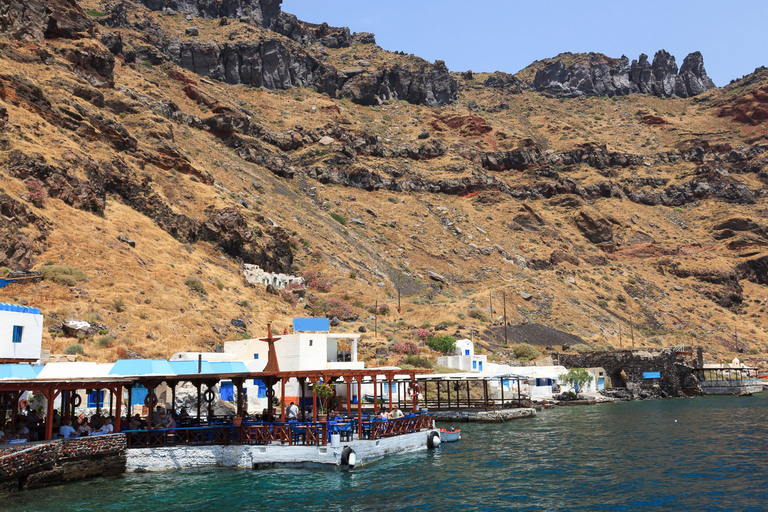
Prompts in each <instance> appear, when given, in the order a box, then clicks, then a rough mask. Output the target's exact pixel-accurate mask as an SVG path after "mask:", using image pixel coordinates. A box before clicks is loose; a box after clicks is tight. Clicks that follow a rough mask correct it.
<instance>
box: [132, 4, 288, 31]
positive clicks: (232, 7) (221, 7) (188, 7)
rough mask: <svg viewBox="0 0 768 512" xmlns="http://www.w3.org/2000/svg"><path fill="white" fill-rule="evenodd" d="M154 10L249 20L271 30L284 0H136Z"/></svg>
mask: <svg viewBox="0 0 768 512" xmlns="http://www.w3.org/2000/svg"><path fill="white" fill-rule="evenodd" d="M135 1H136V2H137V3H139V4H141V5H143V6H145V7H147V8H149V9H151V10H153V11H160V10H164V11H165V10H167V11H176V12H180V13H183V14H191V15H193V16H201V17H203V18H249V19H251V20H253V21H254V22H256V23H257V24H259V25H261V26H262V27H266V28H270V27H272V25H273V23H274V22H275V20H276V19H277V17H278V16H279V14H280V4H282V3H283V0H135Z"/></svg>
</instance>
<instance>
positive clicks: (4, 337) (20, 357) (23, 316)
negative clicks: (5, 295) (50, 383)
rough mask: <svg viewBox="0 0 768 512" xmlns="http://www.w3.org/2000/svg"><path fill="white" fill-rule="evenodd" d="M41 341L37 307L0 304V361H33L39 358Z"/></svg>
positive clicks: (40, 316) (40, 324) (40, 319)
mask: <svg viewBox="0 0 768 512" xmlns="http://www.w3.org/2000/svg"><path fill="white" fill-rule="evenodd" d="M42 343H43V315H41V314H40V310H39V309H37V308H30V307H27V306H16V305H14V304H0V363H34V362H35V361H38V360H39V359H40V355H41V347H42Z"/></svg>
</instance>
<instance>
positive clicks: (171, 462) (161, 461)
mask: <svg viewBox="0 0 768 512" xmlns="http://www.w3.org/2000/svg"><path fill="white" fill-rule="evenodd" d="M429 432H431V431H427V430H424V431H422V432H415V433H413V434H404V435H399V436H393V437H388V438H383V439H378V440H375V441H367V440H363V441H360V440H357V441H351V442H347V443H341V444H340V445H339V446H338V447H333V446H331V445H327V446H283V445H263V446H262V445H230V446H168V447H161V448H137V449H131V450H128V457H127V466H126V467H127V470H128V471H168V470H173V469H185V468H199V467H209V466H220V467H234V468H249V469H259V468H265V467H274V466H304V465H307V466H312V465H318V464H321V465H330V466H338V465H339V464H341V453H342V450H343V449H344V447H346V446H350V447H351V448H352V449H353V450H355V453H356V455H357V465H360V464H365V463H368V462H371V461H373V460H376V459H380V458H382V457H385V456H388V455H396V454H401V453H408V452H413V451H418V450H426V449H427V436H428V434H429Z"/></svg>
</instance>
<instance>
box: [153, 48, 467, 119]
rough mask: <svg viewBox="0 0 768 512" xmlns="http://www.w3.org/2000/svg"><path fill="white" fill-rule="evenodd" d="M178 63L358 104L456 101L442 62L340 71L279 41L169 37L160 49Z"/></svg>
mask: <svg viewBox="0 0 768 512" xmlns="http://www.w3.org/2000/svg"><path fill="white" fill-rule="evenodd" d="M164 51H165V53H166V55H168V56H169V57H170V59H171V60H172V61H173V62H175V63H177V64H178V65H179V66H181V67H183V68H185V69H188V70H190V71H192V72H194V73H197V74H199V75H202V76H208V77H211V78H215V79H217V80H221V81H222V82H226V83H228V84H247V85H253V86H255V87H265V88H267V89H287V88H289V87H294V86H303V87H316V88H317V89H318V90H319V91H321V92H324V93H326V94H328V95H330V96H332V97H333V96H335V95H336V92H337V91H339V90H340V92H341V95H342V96H344V97H346V98H350V99H351V100H352V101H354V102H355V103H358V104H361V105H376V104H378V103H379V101H380V100H388V99H400V100H405V101H408V102H410V103H414V104H423V105H429V106H438V105H445V104H448V103H451V102H453V101H455V99H456V94H457V85H456V80H455V79H454V78H453V77H451V75H450V73H449V71H448V68H447V67H446V66H445V63H444V62H443V61H437V62H435V64H434V66H433V65H430V64H428V63H426V62H425V63H424V64H423V65H422V66H421V67H420V68H418V69H416V70H410V69H406V68H404V67H400V66H395V67H392V68H389V69H380V70H376V71H373V72H362V70H360V71H359V72H358V71H357V70H350V71H342V72H339V71H338V70H337V69H336V68H334V67H333V66H328V65H325V64H323V63H322V62H320V61H319V60H318V59H316V58H315V57H313V56H312V55H310V54H309V53H307V52H306V51H304V50H302V49H297V48H294V47H291V46H288V45H286V44H284V43H283V41H281V40H280V39H277V38H272V39H265V40H262V41H259V42H256V43H224V44H216V43H204V42H196V41H192V42H186V41H184V42H182V41H180V40H178V39H175V40H172V41H170V42H169V43H168V45H166V47H165V49H164Z"/></svg>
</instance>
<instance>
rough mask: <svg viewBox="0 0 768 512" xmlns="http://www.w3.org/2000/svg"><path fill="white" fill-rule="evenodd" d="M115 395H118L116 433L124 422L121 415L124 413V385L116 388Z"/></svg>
mask: <svg viewBox="0 0 768 512" xmlns="http://www.w3.org/2000/svg"><path fill="white" fill-rule="evenodd" d="M115 395H116V396H117V404H116V405H115V424H114V426H113V428H114V431H115V433H118V432H120V425H121V423H122V420H121V416H122V414H123V386H122V385H120V386H117V388H115Z"/></svg>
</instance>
